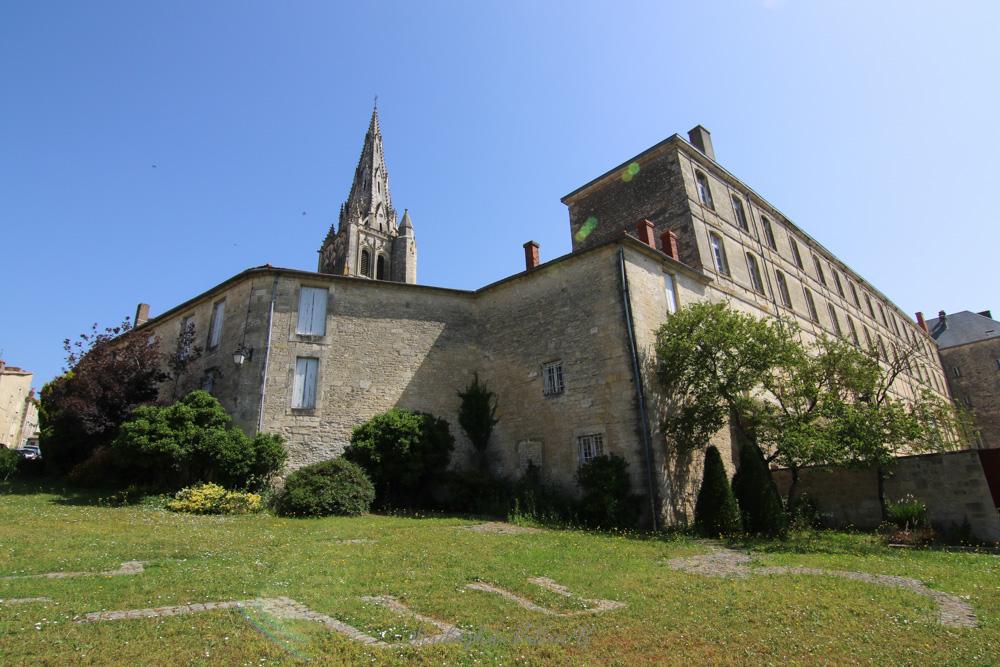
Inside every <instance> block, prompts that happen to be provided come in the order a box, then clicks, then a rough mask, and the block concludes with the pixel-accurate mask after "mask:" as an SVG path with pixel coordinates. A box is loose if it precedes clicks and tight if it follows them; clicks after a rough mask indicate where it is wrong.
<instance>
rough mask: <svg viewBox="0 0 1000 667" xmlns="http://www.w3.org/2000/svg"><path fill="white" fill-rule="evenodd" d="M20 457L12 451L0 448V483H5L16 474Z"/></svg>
mask: <svg viewBox="0 0 1000 667" xmlns="http://www.w3.org/2000/svg"><path fill="white" fill-rule="evenodd" d="M20 461H21V455H20V454H18V453H17V452H15V451H14V450H13V449H7V448H6V447H0V482H6V481H7V480H8V479H10V478H11V477H13V476H14V473H16V472H17V467H18V464H19V463H20Z"/></svg>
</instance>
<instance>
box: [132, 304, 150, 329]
mask: <svg viewBox="0 0 1000 667" xmlns="http://www.w3.org/2000/svg"><path fill="white" fill-rule="evenodd" d="M148 321H149V304H148V303H140V304H139V305H138V306H136V307H135V322H133V323H132V326H136V327H137V326H139V325H140V324H145V323H146V322H148Z"/></svg>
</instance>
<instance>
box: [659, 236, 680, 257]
mask: <svg viewBox="0 0 1000 667" xmlns="http://www.w3.org/2000/svg"><path fill="white" fill-rule="evenodd" d="M660 248H661V249H662V250H663V252H664V254H666V255H670V256H671V257H673V258H674V259H677V260H679V259H680V258H681V253H680V251H679V250H678V249H677V234H674V233H673V232H672V231H670V230H667V231H665V232H663V233H662V234H660Z"/></svg>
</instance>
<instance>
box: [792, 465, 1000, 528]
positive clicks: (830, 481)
mask: <svg viewBox="0 0 1000 667" xmlns="http://www.w3.org/2000/svg"><path fill="white" fill-rule="evenodd" d="M774 476H775V481H776V482H777V484H778V488H779V490H780V491H781V492H782V494H787V493H788V488H789V486H790V485H791V475H790V474H789V473H788V471H785V470H780V471H776V472H775V475H774ZM799 485H800V486H799V490H800V492H801V493H806V494H808V495H809V496H811V497H812V498H813V499H814V500H815V501H816V503H817V504H818V505H819V508H820V510H821V511H822V512H824V513H829V514H831V515H832V516H833V518H834V520H835V521H836V522H838V523H840V524H850V525H853V526H857V527H859V528H875V527H876V526H878V524H879V523H880V520H881V516H880V509H879V502H878V477H877V474H876V472H875V470H874V469H845V468H829V467H815V468H806V469H804V470H802V471H801V472H800V481H799ZM885 494H886V498H887V499H889V500H899V499H900V498H902V497H903V496H905V495H907V494H912V495H913V496H914V497H915V498H918V499H920V500H922V501H923V502H924V503H925V504H926V505H927V514H928V518H929V519H930V520H931V523H932V524H933V525H935V526H936V527H938V528H939V529H949V528H954V527H956V526H961V525H962V523H963V522H964V521H965V520H968V522H969V524H970V526H971V527H972V531H973V534H974V535H975V536H976V537H977V538H979V539H981V540H987V541H998V540H1000V518H998V514H997V509H996V508H995V507H994V506H993V497H992V495H991V494H990V490H989V485H988V484H987V481H986V477H985V475H984V473H983V467H982V464H981V463H980V460H979V455H978V453H977V452H975V451H973V450H966V451H960V452H948V453H945V454H924V455H920V456H905V457H901V458H899V459H896V461H895V464H894V466H893V468H892V473H891V476H890V477H889V479H888V480H886V484H885Z"/></svg>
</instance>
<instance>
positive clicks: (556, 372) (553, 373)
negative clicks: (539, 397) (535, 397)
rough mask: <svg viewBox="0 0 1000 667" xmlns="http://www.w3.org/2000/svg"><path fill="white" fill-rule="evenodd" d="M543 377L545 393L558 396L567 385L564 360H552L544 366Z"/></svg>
mask: <svg viewBox="0 0 1000 667" xmlns="http://www.w3.org/2000/svg"><path fill="white" fill-rule="evenodd" d="M542 379H543V381H544V382H545V389H544V394H545V395H546V396H556V395H558V394H561V393H563V391H565V389H566V385H565V384H564V383H563V369H562V362H561V361H551V362H549V363H547V364H545V365H544V366H542Z"/></svg>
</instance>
